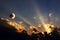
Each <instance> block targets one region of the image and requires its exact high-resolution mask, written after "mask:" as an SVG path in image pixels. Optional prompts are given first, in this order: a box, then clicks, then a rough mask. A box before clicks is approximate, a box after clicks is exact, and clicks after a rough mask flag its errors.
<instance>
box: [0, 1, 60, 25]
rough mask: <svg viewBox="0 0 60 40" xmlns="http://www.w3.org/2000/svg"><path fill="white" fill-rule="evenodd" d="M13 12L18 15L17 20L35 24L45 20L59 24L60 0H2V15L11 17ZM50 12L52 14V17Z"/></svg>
mask: <svg viewBox="0 0 60 40" xmlns="http://www.w3.org/2000/svg"><path fill="white" fill-rule="evenodd" d="M12 12H14V13H15V15H16V17H15V19H14V20H15V21H24V22H25V23H27V24H33V25H34V24H39V23H40V22H41V20H43V21H47V22H49V21H52V22H53V23H56V24H59V23H60V0H0V17H5V18H9V15H10V14H11V13H12ZM49 13H51V14H52V16H51V17H49ZM38 14H39V15H40V16H38ZM41 16H43V18H42V17H41ZM38 17H41V18H42V19H41V18H40V19H41V20H40V19H39V18H38ZM9 19H10V18H9Z"/></svg>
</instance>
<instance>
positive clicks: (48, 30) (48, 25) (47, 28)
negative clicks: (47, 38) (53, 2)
mask: <svg viewBox="0 0 60 40" xmlns="http://www.w3.org/2000/svg"><path fill="white" fill-rule="evenodd" d="M50 26H51V27H54V25H51V24H44V27H45V29H46V31H47V33H50V32H51V31H52V29H51V28H50Z"/></svg>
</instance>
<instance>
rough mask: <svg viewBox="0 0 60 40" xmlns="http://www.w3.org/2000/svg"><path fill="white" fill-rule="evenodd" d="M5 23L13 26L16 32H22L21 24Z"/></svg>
mask: <svg viewBox="0 0 60 40" xmlns="http://www.w3.org/2000/svg"><path fill="white" fill-rule="evenodd" d="M7 23H8V24H9V25H11V26H13V27H14V28H16V29H17V32H22V24H18V23H16V22H11V21H8V22H7Z"/></svg>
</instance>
